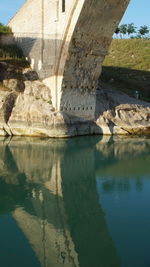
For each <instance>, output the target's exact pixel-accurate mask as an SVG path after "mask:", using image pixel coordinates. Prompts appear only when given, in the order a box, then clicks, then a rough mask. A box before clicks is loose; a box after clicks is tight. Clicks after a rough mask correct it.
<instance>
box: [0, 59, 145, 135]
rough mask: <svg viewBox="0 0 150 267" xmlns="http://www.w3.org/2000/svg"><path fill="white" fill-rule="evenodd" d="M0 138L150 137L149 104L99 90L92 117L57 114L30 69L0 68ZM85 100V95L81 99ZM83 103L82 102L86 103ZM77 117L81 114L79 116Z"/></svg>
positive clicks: (69, 112)
mask: <svg viewBox="0 0 150 267" xmlns="http://www.w3.org/2000/svg"><path fill="white" fill-rule="evenodd" d="M0 68H1V70H2V72H1V75H0V80H1V84H0V135H20V136H21V135H22V136H47V137H69V136H76V135H88V134H108V135H112V134H123V135H134V134H136V135H143V134H150V103H146V102H142V101H139V100H137V99H134V98H131V97H129V96H127V95H125V94H123V93H120V92H117V91H114V90H111V89H104V88H99V89H98V90H97V91H96V93H95V95H94V96H93V99H95V106H94V110H93V113H92V114H93V115H92V117H91V116H88V112H87V113H86V116H84V113H83V112H81V113H80V112H79V111H78V112H77V113H76V112H74V113H71V111H70V110H69V109H68V110H65V109H63V111H60V112H56V111H55V110H54V108H53V106H52V104H51V92H50V89H49V88H48V87H46V86H45V85H44V84H43V83H42V82H41V81H39V80H38V79H37V76H36V73H35V72H33V71H31V70H30V69H26V70H19V71H17V70H14V68H13V66H10V65H9V66H6V64H4V63H2V64H1V65H0ZM81 97H82V98H83V97H84V98H85V100H86V95H85V96H83V95H82V96H81ZM85 100H84V101H85ZM79 114H80V115H79Z"/></svg>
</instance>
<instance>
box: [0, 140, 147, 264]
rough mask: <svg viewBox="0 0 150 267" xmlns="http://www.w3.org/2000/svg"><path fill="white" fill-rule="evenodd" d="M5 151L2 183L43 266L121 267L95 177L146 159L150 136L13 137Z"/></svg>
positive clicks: (2, 160) (0, 155) (4, 148)
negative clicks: (53, 138)
mask: <svg viewBox="0 0 150 267" xmlns="http://www.w3.org/2000/svg"><path fill="white" fill-rule="evenodd" d="M34 140H35V141H34ZM42 142H43V143H42ZM0 150H1V154H0V162H1V173H2V176H3V177H1V180H0V182H1V181H3V183H5V187H6V189H7V190H6V191H5V192H7V194H8V195H9V196H10V197H11V198H10V203H11V200H13V203H14V204H13V206H12V207H11V208H10V209H9V210H11V211H12V214H13V217H14V218H15V220H16V222H17V224H18V226H19V227H20V229H21V230H22V232H23V233H24V234H25V236H26V238H27V240H28V241H29V243H30V245H31V247H32V248H33V250H34V251H35V253H36V255H37V257H38V259H39V261H40V262H41V266H46V267H49V266H54V267H55V266H65V267H72V266H73V267H74V266H81V267H91V266H94V267H99V266H106V267H110V266H115V267H117V266H119V259H118V257H117V254H116V250H115V247H114V244H113V241H112V238H111V236H110V233H109V229H108V227H107V225H106V222H105V214H104V212H103V210H102V208H101V207H100V205H99V196H98V195H97V191H96V181H95V177H96V175H99V174H100V175H102V174H107V173H108V175H110V173H111V174H112V175H113V174H114V175H115V176H117V170H119V168H120V169H122V165H123V164H124V165H126V164H127V163H129V162H131V164H132V163H133V162H135V159H134V158H133V155H135V156H136V160H137V161H138V159H140V160H141V155H142V157H143V155H144V160H145V162H146V160H148V159H149V151H150V141H149V140H148V139H147V140H141V139H135V140H133V139H131V140H130V139H124V140H122V139H115V140H104V139H103V140H100V138H99V137H91V138H85V137H84V138H79V139H72V140H60V141H58V140H57V142H56V143H55V140H47V141H44V140H43V141H38V139H28V138H27V139H23V140H22V139H14V140H13V139H12V140H11V141H10V142H9V143H7V144H6V143H5V145H4V146H1V145H0ZM143 153H144V154H143ZM112 155H113V157H112ZM102 159H105V161H102ZM106 159H108V161H107V160H106ZM119 166H120V167H119ZM147 168H148V169H147V172H150V170H149V167H147ZM128 172H130V168H129V169H128ZM145 172H146V170H145ZM7 174H8V175H7ZM10 174H11V175H10ZM10 177H11V179H10ZM137 178H138V177H137ZM135 179H136V177H135ZM137 181H138V182H139V180H137ZM121 182H122V185H123V180H122V181H120V180H118V182H117V179H116V185H115V186H117V183H119V185H120V184H121ZM9 190H10V194H9ZM19 191H20V192H21V195H20V198H18V197H17V192H19ZM5 194H6V193H5Z"/></svg>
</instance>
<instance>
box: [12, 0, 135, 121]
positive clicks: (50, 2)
mask: <svg viewBox="0 0 150 267" xmlns="http://www.w3.org/2000/svg"><path fill="white" fill-rule="evenodd" d="M129 1H130V0H55V1H54V0H27V1H26V2H25V4H24V5H23V6H22V8H21V9H20V10H19V11H18V12H17V13H16V15H15V16H14V17H13V18H12V19H11V21H10V22H9V26H10V27H11V28H12V30H13V32H14V36H15V39H16V42H17V43H18V45H19V46H20V47H21V48H22V49H23V52H24V54H25V55H26V56H27V57H28V58H29V60H30V62H31V63H32V67H33V68H34V69H35V70H36V71H37V72H38V74H39V77H40V78H41V79H42V80H43V81H44V83H46V84H47V85H48V86H49V88H50V89H51V92H52V102H53V105H54V107H55V109H56V110H58V111H59V110H61V111H65V112H67V113H69V114H71V115H74V116H79V117H80V116H81V117H84V118H89V119H93V117H94V116H95V115H94V114H95V105H96V88H97V81H98V78H99V75H100V73H101V66H102V62H103V60H104V57H105V55H106V54H107V52H108V47H109V45H110V43H111V38H112V35H113V33H114V31H115V28H116V27H117V25H118V23H119V21H120V19H121V17H122V16H123V13H124V11H125V10H126V8H127V5H128V3H129Z"/></svg>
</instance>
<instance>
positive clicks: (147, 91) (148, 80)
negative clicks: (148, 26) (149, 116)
mask: <svg viewBox="0 0 150 267" xmlns="http://www.w3.org/2000/svg"><path fill="white" fill-rule="evenodd" d="M101 82H102V83H104V85H105V84H106V85H107V87H108V86H109V87H111V88H114V89H118V90H120V91H123V92H125V93H127V94H129V95H132V96H134V95H135V96H136V91H138V95H139V98H140V99H142V100H145V101H148V102H150V40H145V39H114V40H113V41H112V44H111V46H110V49H109V55H108V56H107V57H106V58H105V60H104V63H103V71H102V75H101Z"/></svg>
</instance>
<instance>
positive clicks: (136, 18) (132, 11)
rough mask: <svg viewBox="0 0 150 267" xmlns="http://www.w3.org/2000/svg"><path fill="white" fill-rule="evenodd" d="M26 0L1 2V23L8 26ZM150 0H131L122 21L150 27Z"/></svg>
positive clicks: (5, 0)
mask: <svg viewBox="0 0 150 267" xmlns="http://www.w3.org/2000/svg"><path fill="white" fill-rule="evenodd" d="M24 2H25V0H0V22H2V23H4V24H6V23H7V22H8V21H9V19H10V18H11V17H12V16H13V15H14V14H15V12H16V11H17V10H18V8H19V7H20V6H21V5H22V4H23V3H24ZM149 14H150V0H131V2H130V4H129V7H128V9H127V11H126V13H125V15H124V17H123V19H122V21H121V24H122V23H131V22H134V24H135V26H137V27H139V26H141V25H147V26H148V27H150V15H149Z"/></svg>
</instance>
